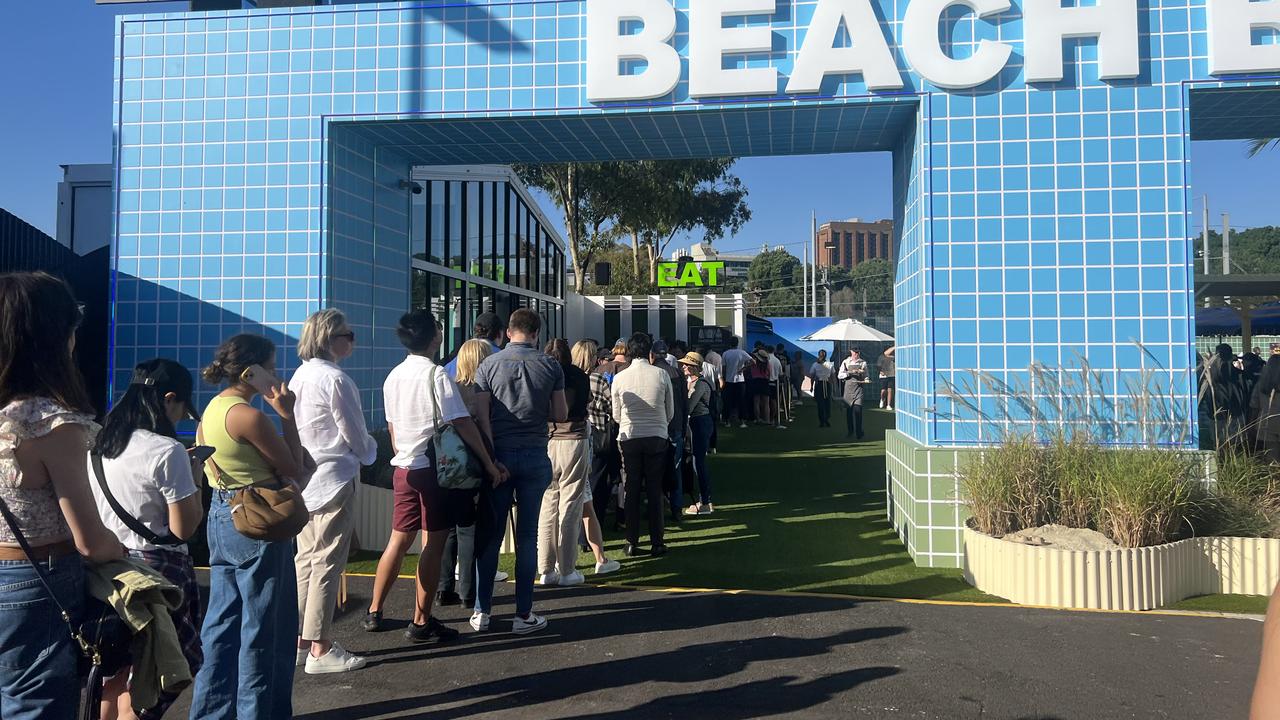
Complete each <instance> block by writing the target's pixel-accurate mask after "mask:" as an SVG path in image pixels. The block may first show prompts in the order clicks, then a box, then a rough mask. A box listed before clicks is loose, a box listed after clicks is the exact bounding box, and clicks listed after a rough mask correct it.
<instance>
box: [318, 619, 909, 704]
mask: <svg viewBox="0 0 1280 720" xmlns="http://www.w3.org/2000/svg"><path fill="white" fill-rule="evenodd" d="M743 604H745V603H743ZM582 619H583V618H577V619H575V620H574V621H573V623H572V625H573V627H570V628H569V629H568V630H567V631H566V634H565V635H563V636H560V637H556V636H547V640H548V641H555V642H561V643H567V642H573V641H574V640H575V639H576V638H575V636H576V635H577V633H576V632H574V630H575V629H576V627H577V625H578V623H579V622H580V621H581V620H582ZM566 625H568V623H566ZM905 632H907V629H906V628H903V627H872V628H855V629H850V630H846V631H843V632H840V633H836V634H834V635H831V636H828V637H820V638H790V637H781V636H776V635H771V636H763V637H757V638H753V639H750V640H731V641H723V642H710V643H702V644H695V645H688V646H685V647H682V648H678V649H673V650H668V651H665V652H659V653H654V654H650V655H642V656H638V657H632V658H624V659H618V660H613V661H609V662H603V663H595V664H591V665H581V666H577V667H570V668H561V669H556V670H552V671H548V672H534V673H528V674H524V675H515V676H509V677H504V678H502V679H500V680H493V681H489V682H481V683H477V684H475V685H471V686H468V687H462V688H457V689H454V690H448V691H445V692H440V693H435V694H431V695H422V696H417V697H410V698H400V699H396V700H387V701H383V702H373V703H361V704H358V705H353V706H351V707H346V708H335V709H332V710H325V711H323V712H319V713H311V714H307V715H297V716H295V717H296V718H297V719H298V720H339V719H341V720H360V719H361V718H371V717H379V716H382V715H386V714H389V713H397V712H412V711H415V710H421V711H422V712H418V713H416V714H411V715H400V716H397V717H400V718H403V719H404V720H413V719H417V720H447V719H449V718H461V717H468V716H472V715H476V714H480V713H485V712H490V711H496V710H503V709H507V708H511V707H525V708H530V709H531V710H532V709H533V708H534V706H537V705H539V704H541V703H549V702H564V701H565V700H566V699H569V698H572V697H574V696H575V695H579V694H582V693H587V692H599V691H601V690H605V691H607V690H611V689H622V688H626V687H628V686H631V685H636V684H641V683H648V682H654V681H657V682H667V683H702V682H706V681H714V680H717V679H720V678H724V677H728V676H730V675H734V674H736V673H738V672H741V671H742V670H744V669H745V668H746V667H747V666H748V665H749V664H751V663H755V662H770V661H777V660H788V659H796V658H812V657H816V656H820V655H823V654H826V653H829V652H831V651H832V650H834V649H835V648H837V647H839V646H843V645H852V644H854V643H858V642H863V641H866V640H876V639H881V638H886V637H893V636H895V635H900V634H902V633H905ZM490 649H492V648H489V647H487V646H486V647H482V648H477V650H486V651H488V650H490ZM898 672H899V670H898V669H897V668H892V667H867V668H858V669H854V670H849V671H845V672H840V673H834V674H831V675H826V676H823V677H821V678H818V679H816V680H812V681H808V682H804V683H800V684H792V683H793V682H794V681H795V680H796V679H797V678H796V677H795V676H789V675H788V676H779V677H776V678H771V679H769V680H763V681H754V682H748V683H743V684H740V685H736V686H733V687H727V688H720V689H717V690H713V691H699V692H696V693H687V694H681V695H672V696H665V697H659V698H655V699H652V700H649V701H647V702H645V703H643V704H641V705H637V706H636V707H633V708H629V709H626V710H621V711H614V712H611V713H607V714H599V713H592V714H590V715H584V716H582V717H588V716H590V717H605V718H632V717H634V718H641V717H655V716H661V715H663V714H666V713H668V712H673V711H675V710H677V709H679V708H682V707H684V708H689V707H700V708H702V709H704V710H705V709H706V708H708V707H714V708H717V713H716V714H717V717H727V718H749V717H759V716H761V715H770V714H774V713H777V712H794V711H799V710H804V709H806V708H809V707H812V706H814V705H817V704H819V703H822V702H825V701H827V700H829V699H831V698H832V697H833V696H834V695H836V694H839V693H841V692H844V691H847V690H849V689H850V688H853V687H855V686H857V685H860V684H863V683H866V682H871V681H874V680H878V679H880V678H884V677H889V676H891V675H895V674H897V673H898ZM468 701H470V702H468ZM460 703H461V704H460ZM708 703H710V704H708ZM441 705H450V706H451V707H447V708H439V709H426V710H423V709H424V708H432V706H441Z"/></svg>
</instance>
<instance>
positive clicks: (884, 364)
mask: <svg viewBox="0 0 1280 720" xmlns="http://www.w3.org/2000/svg"><path fill="white" fill-rule="evenodd" d="M896 350H897V346H896V345H890V346H889V347H887V348H885V351H884V356H883V357H881V358H880V362H879V363H877V364H878V365H879V366H880V408H881V409H882V410H883V409H884V408H889V409H890V410H892V409H893V391H894V386H895V384H896V383H897V377H896V376H897V374H898V358H897V357H896V356H895V355H894V351H896Z"/></svg>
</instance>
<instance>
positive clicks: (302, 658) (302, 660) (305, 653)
mask: <svg viewBox="0 0 1280 720" xmlns="http://www.w3.org/2000/svg"><path fill="white" fill-rule="evenodd" d="M308 657H311V648H306V649H303V650H299V651H298V663H297V665H298V667H302V666H304V665H306V664H307V658H308Z"/></svg>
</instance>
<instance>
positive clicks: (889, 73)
mask: <svg viewBox="0 0 1280 720" xmlns="http://www.w3.org/2000/svg"><path fill="white" fill-rule="evenodd" d="M695 2H696V0H695ZM841 21H844V23H845V26H846V27H847V28H848V29H849V35H850V36H852V39H853V47H844V48H837V47H833V45H835V41H836V33H837V32H839V30H840V23H841ZM850 73H861V74H862V79H863V80H864V81H865V82H866V84H867V88H868V89H871V90H890V89H896V88H900V87H902V75H901V74H900V73H899V72H898V65H897V63H896V62H894V60H893V54H892V53H890V52H889V45H888V44H887V43H885V40H884V35H883V34H882V33H881V32H880V20H879V19H878V18H876V14H875V12H874V11H872V9H871V5H870V4H869V2H868V0H819V2H818V7H817V8H816V9H815V10H814V12H813V22H811V23H809V29H808V30H807V31H806V32H805V35H804V44H803V45H802V46H801V47H800V53H799V54H798V55H797V56H796V61H795V67H794V68H792V70H791V79H790V80H789V81H788V82H787V93H788V94H797V93H816V92H819V90H820V89H821V87H822V79H823V78H824V77H826V76H827V75H832V74H841V75H847V74H850Z"/></svg>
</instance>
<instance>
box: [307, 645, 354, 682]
mask: <svg viewBox="0 0 1280 720" xmlns="http://www.w3.org/2000/svg"><path fill="white" fill-rule="evenodd" d="M366 662H368V661H366V660H365V659H364V658H362V657H360V656H358V655H352V654H351V653H349V652H347V651H346V650H344V649H343V647H342V646H341V645H339V644H338V643H336V642H335V643H334V644H333V647H331V648H329V652H327V653H325V654H324V655H321V656H320V657H315V656H314V655H308V656H307V667H306V673H307V674H308V675H325V674H328V673H342V672H350V671H352V670H359V669H360V668H362V667H364V666H365V663H366Z"/></svg>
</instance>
